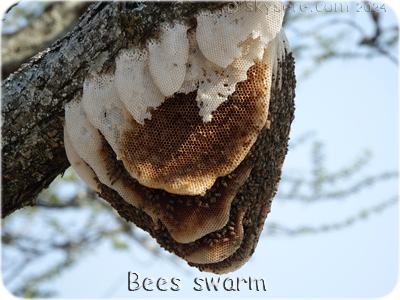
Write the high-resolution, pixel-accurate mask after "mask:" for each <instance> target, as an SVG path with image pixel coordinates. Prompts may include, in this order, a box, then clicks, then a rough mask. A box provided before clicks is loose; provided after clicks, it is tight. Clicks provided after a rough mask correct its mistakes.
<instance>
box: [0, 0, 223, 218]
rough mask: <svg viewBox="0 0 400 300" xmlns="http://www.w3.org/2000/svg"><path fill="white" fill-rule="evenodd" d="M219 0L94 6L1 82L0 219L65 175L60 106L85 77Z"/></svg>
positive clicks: (108, 68)
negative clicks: (162, 26) (167, 24)
mask: <svg viewBox="0 0 400 300" xmlns="http://www.w3.org/2000/svg"><path fill="white" fill-rule="evenodd" d="M222 5H223V3H217V2H213V3H165V2H164V3H163V2H161V3H137V2H136V3H132V2H126V3H122V2H113V3H107V2H99V3H96V4H94V5H92V6H91V7H90V8H89V10H88V11H87V12H86V13H85V14H84V15H83V16H82V17H81V18H80V21H79V23H78V25H77V26H76V27H75V28H74V29H73V30H72V31H71V32H69V33H68V34H67V35H66V36H65V37H64V38H62V39H60V40H58V41H57V42H55V43H54V44H53V45H52V47H51V48H49V49H47V50H46V51H44V52H41V53H39V54H37V55H36V56H35V57H33V59H32V60H31V61H30V62H29V63H28V64H25V65H22V67H21V68H20V69H19V70H18V71H17V72H15V73H13V74H12V75H10V76H9V77H8V78H7V79H5V80H4V81H3V82H2V111H1V113H2V217H3V218H4V217H6V216H8V215H9V214H11V213H12V212H14V211H15V210H17V209H19V208H21V207H23V206H26V205H34V204H35V199H36V197H37V196H38V194H39V193H40V192H41V191H42V190H43V189H44V188H47V187H48V186H49V184H50V183H51V182H52V181H53V180H54V178H55V177H56V176H57V175H58V174H60V173H62V172H64V171H65V170H66V169H67V168H68V166H69V162H68V160H67V157H66V154H65V150H64V145H63V117H64V106H65V104H66V103H68V102H69V101H71V100H72V99H73V98H74V97H75V96H76V95H77V94H78V93H81V92H82V87H83V83H84V80H85V77H86V76H88V74H93V73H98V72H114V69H115V62H114V60H115V57H116V55H117V54H118V51H119V50H120V49H123V48H127V47H129V46H139V47H140V46H143V45H145V43H146V42H147V41H148V40H149V39H152V38H155V39H156V38H157V28H158V26H159V24H160V23H163V22H173V21H184V22H193V17H194V15H195V14H196V13H197V12H198V11H199V10H200V9H208V10H215V9H218V8H221V7H222Z"/></svg>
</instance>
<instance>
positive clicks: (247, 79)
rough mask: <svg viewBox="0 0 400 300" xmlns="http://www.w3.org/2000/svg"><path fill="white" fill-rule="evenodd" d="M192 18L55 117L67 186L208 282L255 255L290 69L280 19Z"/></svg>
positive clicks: (287, 108) (282, 137)
mask: <svg viewBox="0 0 400 300" xmlns="http://www.w3.org/2000/svg"><path fill="white" fill-rule="evenodd" d="M238 8H239V9H238V11H237V12H236V13H229V12H227V11H226V10H224V9H223V10H220V11H214V12H212V13H211V12H208V11H202V12H200V13H199V14H198V15H197V16H196V19H197V24H196V25H193V24H192V25H189V24H180V23H175V24H161V36H160V39H159V40H157V41H149V42H148V44H147V46H146V47H144V48H131V49H125V50H123V51H121V53H120V55H119V56H118V58H117V60H116V70H115V74H107V75H105V74H103V75H96V76H90V77H88V78H87V79H86V82H85V84H84V89H83V95H82V96H78V97H77V98H76V99H75V100H74V101H72V102H71V103H69V104H68V105H67V106H66V113H65V120H66V121H65V122H66V124H65V144H66V151H67V156H68V158H69V160H70V162H71V165H72V166H73V167H74V168H75V169H76V171H77V173H78V175H79V176H80V177H81V178H82V179H83V180H84V181H85V182H87V183H88V184H89V185H90V186H91V187H93V188H94V189H95V190H97V191H98V192H99V194H100V195H101V197H103V198H104V199H106V200H107V201H109V202H110V203H111V205H112V206H113V207H114V208H115V209H116V210H117V211H118V212H119V214H120V215H121V216H122V217H124V218H125V219H126V220H128V221H132V222H134V223H135V224H136V225H137V226H139V227H141V228H143V229H144V230H146V231H148V232H149V233H150V234H151V235H152V236H153V237H155V238H156V239H157V241H158V243H159V244H160V245H161V246H162V247H164V248H165V249H166V250H168V251H171V252H173V253H175V254H176V255H178V256H180V257H182V258H183V259H185V260H186V261H187V262H188V263H189V264H190V265H193V266H197V267H198V268H200V269H201V270H205V271H210V272H214V273H225V272H230V271H233V270H235V269H237V268H239V267H241V266H242V265H243V264H244V262H245V261H247V260H248V259H249V258H250V256H251V254H252V253H253V252H254V249H255V246H256V244H257V240H258V237H259V235H260V232H261V230H262V225H263V223H264V220H265V218H266V215H267V213H268V212H269V208H270V203H271V200H272V198H273V196H274V194H275V191H276V188H277V185H278V183H279V178H280V172H281V168H282V164H283V159H284V157H285V155H286V152H287V148H286V147H287V141H288V135H289V130H290V124H291V121H292V119H293V110H294V104H293V98H294V87H295V78H294V62H293V57H292V55H291V51H290V48H289V44H288V42H287V39H286V36H285V34H284V32H283V30H282V29H281V23H282V18H283V11H279V10H271V13H270V14H268V15H265V14H258V15H254V14H249V13H248V12H246V10H245V6H244V5H239V6H238Z"/></svg>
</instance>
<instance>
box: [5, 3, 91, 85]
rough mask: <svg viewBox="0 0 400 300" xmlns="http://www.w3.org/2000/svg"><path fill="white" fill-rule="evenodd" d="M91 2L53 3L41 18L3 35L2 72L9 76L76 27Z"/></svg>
mask: <svg viewBox="0 0 400 300" xmlns="http://www.w3.org/2000/svg"><path fill="white" fill-rule="evenodd" d="M90 4H92V3H89V2H71V1H65V2H53V3H51V4H49V5H48V6H47V7H46V9H45V10H44V12H43V13H42V15H41V16H40V18H38V19H35V20H33V21H31V22H30V24H28V25H27V26H26V27H24V28H23V29H21V30H19V31H17V32H13V33H9V34H2V35H1V75H2V78H7V77H8V76H9V75H10V74H11V73H13V72H15V71H16V70H17V69H18V68H19V67H20V66H21V64H23V63H27V62H29V61H30V58H31V57H32V56H34V55H35V54H37V53H38V52H40V51H44V50H46V49H47V48H48V47H51V45H52V44H53V42H54V41H55V40H57V39H60V38H62V37H64V36H65V35H66V34H67V33H68V32H69V31H70V30H72V29H74V27H75V26H76V24H77V23H78V21H79V17H80V16H82V14H83V13H84V12H85V11H86V10H87V8H88V7H89V5H90Z"/></svg>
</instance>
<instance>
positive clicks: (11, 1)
mask: <svg viewBox="0 0 400 300" xmlns="http://www.w3.org/2000/svg"><path fill="white" fill-rule="evenodd" d="M21 1H22V0H2V1H1V2H0V17H1V16H2V15H4V14H6V13H8V12H9V11H10V10H11V8H13V7H14V6H16V5H17V4H18V3H20V2H21Z"/></svg>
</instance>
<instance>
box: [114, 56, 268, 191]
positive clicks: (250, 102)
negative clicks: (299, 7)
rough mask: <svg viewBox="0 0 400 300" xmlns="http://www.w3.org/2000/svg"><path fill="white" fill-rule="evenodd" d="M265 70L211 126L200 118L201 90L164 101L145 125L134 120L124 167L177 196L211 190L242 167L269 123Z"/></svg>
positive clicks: (256, 70)
mask: <svg viewBox="0 0 400 300" xmlns="http://www.w3.org/2000/svg"><path fill="white" fill-rule="evenodd" d="M267 69H268V66H267V65H266V64H265V63H263V62H256V64H255V65H253V66H252V67H251V68H250V69H249V70H248V72H247V76H248V78H247V80H245V81H243V82H240V83H238V84H237V86H236V90H235V92H234V94H233V95H231V96H229V97H228V101H225V102H224V103H222V104H221V105H220V106H219V107H218V108H217V110H216V111H214V112H213V114H212V116H213V117H212V121H211V122H207V123H204V122H203V120H202V117H201V116H199V110H200V108H199V107H198V106H197V102H196V101H195V99H196V95H197V91H194V92H191V93H188V94H178V93H177V94H175V95H174V96H173V97H171V98H168V99H166V100H165V101H164V103H163V104H161V105H160V106H159V107H157V109H154V110H152V111H151V115H152V116H151V120H147V119H146V120H145V121H144V126H142V125H141V124H139V123H137V122H136V121H135V120H134V119H133V118H131V120H130V123H131V125H132V127H133V130H131V131H126V132H124V134H123V138H122V141H121V143H122V145H123V146H122V147H121V148H122V149H123V156H125V158H126V160H125V161H124V163H125V167H126V168H127V169H128V171H129V172H131V173H136V172H137V173H138V174H140V175H141V176H143V177H145V178H146V186H148V187H153V188H154V187H156V188H162V189H164V190H166V191H169V192H173V193H175V194H180V192H179V189H180V186H185V188H184V190H185V191H187V190H188V188H187V186H192V187H196V188H195V189H194V190H196V191H198V190H204V191H205V190H206V187H207V188H209V187H211V186H212V185H213V184H214V182H215V179H216V178H217V177H220V176H225V175H227V174H229V173H231V172H232V171H233V170H234V169H235V168H236V167H237V166H238V165H239V164H240V162H241V161H242V160H243V158H244V157H245V156H246V154H247V153H248V151H249V149H250V147H251V146H252V145H253V143H254V142H255V140H256V138H257V136H258V131H259V130H261V128H262V127H263V125H264V124H265V122H266V116H267V112H268V98H269V97H268V96H269V95H267V91H268V89H267V85H266V84H265V82H266V80H267V78H266V77H267V74H268V72H267ZM193 194H198V193H193ZM202 194H204V193H202Z"/></svg>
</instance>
